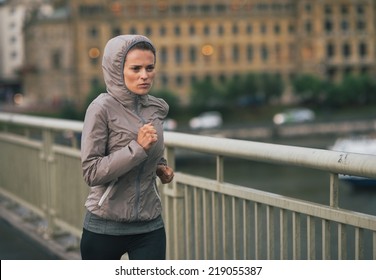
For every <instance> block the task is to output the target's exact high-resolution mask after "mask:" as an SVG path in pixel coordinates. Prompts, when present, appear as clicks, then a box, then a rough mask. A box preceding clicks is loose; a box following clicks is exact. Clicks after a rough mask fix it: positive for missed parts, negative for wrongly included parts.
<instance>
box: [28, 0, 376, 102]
mask: <svg viewBox="0 0 376 280" xmlns="http://www.w3.org/2000/svg"><path fill="white" fill-rule="evenodd" d="M59 2H60V6H59V9H57V10H56V11H55V13H54V14H53V15H51V16H50V17H45V18H34V19H33V20H31V21H30V22H29V24H28V25H27V26H26V29H25V32H26V35H25V38H26V41H25V44H26V50H30V49H34V50H38V51H37V52H36V53H39V54H36V53H33V54H31V53H30V52H26V61H27V67H26V68H27V69H29V70H28V71H25V73H24V81H25V94H33V95H34V94H36V93H38V94H39V95H40V96H43V98H44V99H45V100H52V99H53V100H55V101H56V100H59V99H69V100H73V101H76V102H78V103H82V102H83V101H84V100H85V98H86V95H87V94H88V93H89V91H90V89H91V88H93V87H94V86H97V85H101V84H103V81H102V69H101V55H102V52H103V48H104V46H105V44H106V42H107V40H108V39H110V38H111V37H113V36H116V35H119V34H136V33H137V34H143V35H146V36H148V37H149V38H150V39H151V40H152V41H153V42H154V44H155V45H156V46H157V51H158V54H157V71H158V76H157V80H156V81H155V85H154V88H155V89H162V88H166V89H169V90H170V91H172V92H174V93H176V94H178V95H179V97H180V98H181V101H182V103H187V102H188V100H189V92H190V86H191V85H192V83H193V82H194V81H197V80H200V79H203V78H207V77H209V78H211V79H212V80H213V81H215V82H218V83H222V82H225V81H226V80H228V79H229V78H231V77H233V76H235V75H242V74H245V73H248V72H267V73H277V74H279V75H281V77H282V78H283V79H284V80H285V81H287V83H288V81H289V80H290V79H291V77H293V76H294V75H297V74H302V73H309V74H314V75H317V76H319V77H322V78H329V79H341V78H342V77H343V76H344V75H345V74H358V73H364V74H369V75H374V74H375V39H376V37H375V35H376V33H375V26H376V25H375V4H376V3H375V1H374V0H356V1H355V0H248V1H241V0H197V1H192V0H156V1H149V0H138V1H130V0H117V1H116V0H113V1H106V0H80V1H73V0H70V1H68V0H67V1H65V2H66V5H65V6H64V5H62V4H61V2H64V1H59ZM64 11H65V12H64ZM59 13H60V14H59ZM203 94H204V93H203Z"/></svg>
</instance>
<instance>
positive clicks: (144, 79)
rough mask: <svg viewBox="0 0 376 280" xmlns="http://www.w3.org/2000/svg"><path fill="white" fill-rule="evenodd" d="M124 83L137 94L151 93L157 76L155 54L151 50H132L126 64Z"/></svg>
mask: <svg viewBox="0 0 376 280" xmlns="http://www.w3.org/2000/svg"><path fill="white" fill-rule="evenodd" d="M123 74H124V83H125V85H126V86H127V88H128V89H129V90H130V91H132V92H133V93H135V94H138V95H144V94H147V93H149V91H150V89H151V86H152V85H153V80H154V76H155V65H154V54H153V52H152V51H149V50H139V49H134V50H130V51H129V52H128V54H127V57H126V59H125V63H124V72H123Z"/></svg>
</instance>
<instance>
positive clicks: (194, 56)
mask: <svg viewBox="0 0 376 280" xmlns="http://www.w3.org/2000/svg"><path fill="white" fill-rule="evenodd" d="M196 60H197V48H196V47H195V46H190V48H189V61H190V62H191V63H195V62H196Z"/></svg>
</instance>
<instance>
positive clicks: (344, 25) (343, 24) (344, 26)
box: [341, 19, 349, 31]
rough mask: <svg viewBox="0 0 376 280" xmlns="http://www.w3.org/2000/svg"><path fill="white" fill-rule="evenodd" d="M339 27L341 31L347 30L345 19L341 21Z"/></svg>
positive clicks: (347, 25) (347, 23)
mask: <svg viewBox="0 0 376 280" xmlns="http://www.w3.org/2000/svg"><path fill="white" fill-rule="evenodd" d="M341 29H342V31H348V30H349V22H348V21H347V20H345V19H344V20H342V21H341Z"/></svg>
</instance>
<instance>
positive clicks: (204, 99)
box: [190, 78, 225, 113]
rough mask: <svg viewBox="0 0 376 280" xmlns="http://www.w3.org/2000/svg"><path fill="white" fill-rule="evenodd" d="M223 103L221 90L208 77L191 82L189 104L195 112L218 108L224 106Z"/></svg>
mask: <svg viewBox="0 0 376 280" xmlns="http://www.w3.org/2000/svg"><path fill="white" fill-rule="evenodd" d="M224 103H225V102H224V98H223V94H222V92H221V91H220V90H219V88H218V87H217V86H216V85H215V84H214V83H213V81H212V80H211V79H210V78H206V79H203V80H200V81H197V82H195V83H193V85H192V91H191V95H190V106H191V108H192V109H193V110H194V111H195V113H199V112H202V111H205V110H215V109H220V108H222V107H223V106H224Z"/></svg>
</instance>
